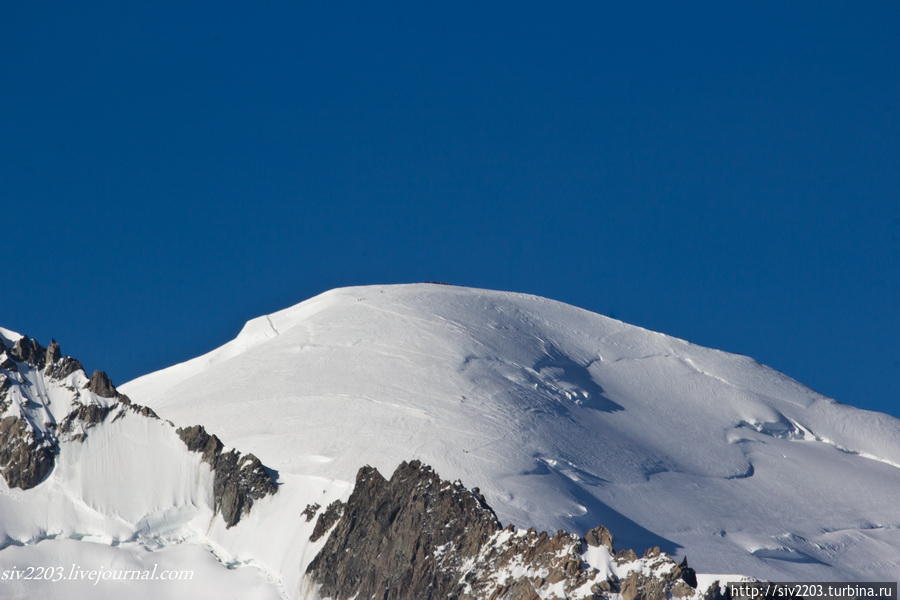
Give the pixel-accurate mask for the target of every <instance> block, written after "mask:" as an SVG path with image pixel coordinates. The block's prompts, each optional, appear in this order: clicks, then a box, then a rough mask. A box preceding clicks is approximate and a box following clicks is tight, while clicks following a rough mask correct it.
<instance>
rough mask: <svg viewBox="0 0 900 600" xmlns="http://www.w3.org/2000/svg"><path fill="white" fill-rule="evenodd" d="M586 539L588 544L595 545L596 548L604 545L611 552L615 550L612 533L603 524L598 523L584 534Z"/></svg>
mask: <svg viewBox="0 0 900 600" xmlns="http://www.w3.org/2000/svg"><path fill="white" fill-rule="evenodd" d="M584 541H585V543H586V544H587V545H588V546H594V547H596V548H599V547H600V546H603V547H605V548H606V549H607V550H609V551H610V552H612V551H613V537H612V533H610V532H609V529H607V528H606V527H604V526H603V525H597V526H596V527H594V528H593V529H591V530H590V531H588V532H587V533H586V534H584Z"/></svg>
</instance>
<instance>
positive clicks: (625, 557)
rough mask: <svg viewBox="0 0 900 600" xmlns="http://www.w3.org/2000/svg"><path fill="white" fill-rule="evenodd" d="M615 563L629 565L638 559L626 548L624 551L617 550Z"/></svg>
mask: <svg viewBox="0 0 900 600" xmlns="http://www.w3.org/2000/svg"><path fill="white" fill-rule="evenodd" d="M615 559H616V562H618V563H629V562H634V561H636V560H637V559H638V556H637V553H636V552H635V551H634V550H632V549H631V548H627V549H625V550H619V551H618V552H616V554H615Z"/></svg>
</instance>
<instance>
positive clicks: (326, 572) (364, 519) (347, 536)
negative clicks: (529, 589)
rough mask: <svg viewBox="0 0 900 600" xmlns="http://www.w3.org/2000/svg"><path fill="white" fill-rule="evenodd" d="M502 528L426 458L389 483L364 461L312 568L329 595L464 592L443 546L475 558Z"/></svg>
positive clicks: (423, 597) (401, 468)
mask: <svg viewBox="0 0 900 600" xmlns="http://www.w3.org/2000/svg"><path fill="white" fill-rule="evenodd" d="M320 519H321V517H320ZM499 529H500V522H499V521H498V520H497V517H496V515H494V512H493V511H492V510H490V509H489V508H486V507H485V506H484V505H483V504H482V502H481V501H480V500H479V499H478V498H476V497H475V496H473V495H472V494H471V493H470V492H469V491H468V490H466V489H465V488H464V487H462V485H460V484H459V483H454V484H451V483H448V482H445V481H442V480H441V479H440V478H439V477H438V476H437V475H436V474H435V473H434V471H432V470H431V468H430V467H426V466H423V465H422V464H421V463H420V462H418V461H412V462H409V463H406V462H405V463H403V464H401V465H400V466H399V467H397V470H396V471H394V474H393V476H392V477H391V479H390V480H389V481H388V480H386V479H384V477H382V476H381V474H380V473H379V472H378V471H377V470H375V469H374V468H372V467H363V468H362V469H360V470H359V472H358V473H357V476H356V486H355V488H354V490H353V492H352V494H351V495H350V498H349V499H348V501H347V503H346V505H345V506H344V510H343V513H342V515H341V517H340V519H339V521H338V523H337V525H336V526H335V527H334V529H333V530H332V532H331V534H330V535H329V537H328V540H327V541H326V542H325V546H324V547H323V548H322V551H321V552H320V553H319V554H318V555H317V556H316V557H315V558H314V559H313V561H312V563H310V565H309V567H308V569H307V573H308V574H309V575H310V576H311V577H312V578H313V579H314V580H315V581H316V582H317V583H318V584H320V585H321V588H320V593H321V595H322V596H325V597H333V598H335V599H338V600H345V599H348V598H353V597H359V598H371V597H373V596H374V595H376V594H377V597H378V598H383V599H385V600H387V599H391V600H395V599H396V600H401V599H402V600H406V599H408V600H413V599H421V600H428V599H434V600H436V599H438V598H441V599H443V598H448V597H450V596H451V594H454V593H456V594H459V593H460V591H461V590H460V584H459V574H458V573H456V572H455V571H453V570H452V569H448V568H447V566H446V565H444V564H443V563H442V561H441V557H440V556H439V555H436V553H435V551H436V550H437V549H438V548H439V547H443V548H447V547H449V546H452V547H453V551H454V554H455V555H456V556H458V557H466V556H473V555H474V554H475V553H476V552H477V551H478V549H479V548H480V547H481V546H482V544H484V543H485V542H486V541H487V540H488V539H489V538H490V537H491V536H492V535H493V534H494V533H495V532H496V531H498V530H499Z"/></svg>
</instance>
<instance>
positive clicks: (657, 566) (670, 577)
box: [307, 461, 696, 600]
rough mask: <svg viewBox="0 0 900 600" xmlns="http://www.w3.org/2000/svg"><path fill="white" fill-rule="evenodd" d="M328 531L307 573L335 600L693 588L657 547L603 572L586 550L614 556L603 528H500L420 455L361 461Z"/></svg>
mask: <svg viewBox="0 0 900 600" xmlns="http://www.w3.org/2000/svg"><path fill="white" fill-rule="evenodd" d="M336 515H339V516H337V517H336ZM335 520H336V524H332V523H333V521H335ZM329 531H330V533H329ZM325 533H327V534H328V538H327V540H326V542H325V545H324V546H323V547H322V550H321V551H320V552H319V554H318V555H317V556H316V557H315V558H314V559H313V561H312V562H311V563H310V564H309V567H308V568H307V575H308V577H309V578H310V580H311V582H312V583H314V584H315V585H317V586H318V593H319V594H320V595H321V596H322V597H327V598H333V599H335V600H349V599H350V598H359V599H362V598H378V599H379V600H413V599H415V600H438V599H441V600H445V599H452V600H485V599H488V600H538V599H552V598H558V599H560V600H561V599H563V598H606V597H608V595H609V594H610V593H621V594H622V597H623V598H625V599H626V600H663V599H665V598H673V597H675V598H677V597H683V596H691V595H693V594H694V589H693V587H691V586H690V585H689V584H688V582H687V581H686V579H687V578H686V577H684V575H685V573H686V572H688V571H689V569H688V567H687V564H686V562H685V563H682V565H677V564H675V562H674V561H672V559H671V558H670V557H668V556H666V555H665V554H662V553H660V552H659V551H658V549H654V550H653V551H652V552H649V553H648V556H647V557H646V558H643V559H640V561H639V562H638V563H636V564H637V567H636V570H631V571H629V570H628V568H626V567H623V570H622V573H623V574H624V573H626V572H627V577H625V578H624V579H623V580H621V581H620V580H619V578H618V577H616V576H615V575H611V576H610V577H609V578H607V577H606V576H605V575H601V573H600V572H599V571H598V570H597V569H595V568H593V567H591V566H590V565H588V564H587V563H586V562H585V560H584V558H583V554H584V552H585V549H586V547H587V546H594V547H601V546H602V547H605V548H606V549H607V551H608V556H610V557H612V535H611V534H610V533H609V531H608V530H607V529H606V528H604V527H597V528H595V529H592V530H591V531H589V532H588V534H587V535H586V536H585V537H584V538H581V537H579V536H577V535H575V534H571V533H568V532H565V531H558V532H557V533H556V534H554V535H550V534H548V533H546V532H541V533H538V532H536V531H535V530H533V529H530V530H528V531H521V530H518V531H517V530H515V529H514V528H513V527H511V526H510V527H508V528H507V529H505V530H504V529H501V525H500V522H499V521H498V520H497V517H496V515H495V514H494V512H493V511H492V510H491V508H490V507H489V506H488V505H487V504H486V502H485V501H484V498H483V497H482V496H481V495H480V494H479V493H478V492H477V488H476V489H473V490H472V491H469V490H467V489H466V488H465V487H463V485H462V484H461V483H459V482H455V483H450V482H448V481H444V480H441V479H440V477H438V476H437V475H436V474H435V473H434V471H433V470H432V469H431V468H430V467H427V466H424V465H422V464H421V463H420V462H418V461H412V462H408V463H403V464H401V465H400V466H399V467H397V470H396V471H395V472H394V474H393V475H392V476H391V478H390V480H386V479H384V477H382V476H381V474H380V473H378V471H376V470H375V469H373V468H372V467H363V468H362V469H360V470H359V473H358V474H357V478H356V486H355V488H354V490H353V492H352V494H351V495H350V498H349V499H348V500H347V502H346V504H343V503H340V502H335V503H333V504H332V506H329V508H328V509H327V510H326V511H325V512H323V513H322V514H321V515H320V516H319V520H318V521H317V522H316V527H315V530H314V533H313V537H312V538H311V539H313V540H315V539H318V537H319V536H321V535H323V534H325ZM631 555H632V556H635V555H634V553H633V552H631ZM610 560H614V559H612V558H611V559H610ZM635 560H636V561H637V560H638V559H637V557H636V556H635ZM690 572H691V573H692V571H690ZM693 583H694V585H696V579H694V581H693Z"/></svg>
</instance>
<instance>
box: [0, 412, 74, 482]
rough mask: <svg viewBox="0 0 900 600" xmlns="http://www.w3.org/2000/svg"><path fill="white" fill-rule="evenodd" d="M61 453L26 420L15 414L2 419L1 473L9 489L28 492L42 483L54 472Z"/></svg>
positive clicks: (0, 442) (0, 437)
mask: <svg viewBox="0 0 900 600" xmlns="http://www.w3.org/2000/svg"><path fill="white" fill-rule="evenodd" d="M58 451H59V450H58V447H57V446H56V444H54V443H53V442H52V441H51V440H47V439H43V438H42V437H40V435H35V431H34V430H33V429H31V428H30V427H29V426H28V425H27V423H26V421H25V420H23V419H20V418H19V417H16V416H12V415H9V416H6V417H3V418H2V419H0V472H2V474H3V478H4V479H5V480H6V484H7V485H8V486H9V487H11V488H12V487H17V488H21V489H23V490H27V489H30V488H33V487H34V486H36V485H37V484H39V483H40V482H42V481H43V480H44V479H46V478H47V475H49V474H50V472H51V471H52V470H53V464H54V461H55V458H56V455H57V453H58Z"/></svg>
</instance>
